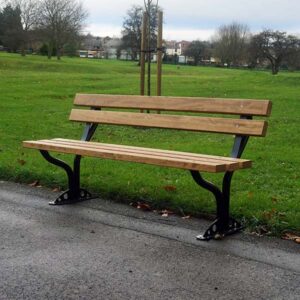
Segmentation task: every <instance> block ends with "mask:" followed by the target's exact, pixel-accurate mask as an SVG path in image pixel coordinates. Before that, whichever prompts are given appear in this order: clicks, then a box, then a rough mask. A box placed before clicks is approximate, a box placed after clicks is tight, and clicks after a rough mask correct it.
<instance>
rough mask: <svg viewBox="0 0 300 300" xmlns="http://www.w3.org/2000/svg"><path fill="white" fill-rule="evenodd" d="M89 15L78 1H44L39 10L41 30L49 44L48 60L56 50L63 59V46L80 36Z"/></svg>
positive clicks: (58, 57)
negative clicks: (54, 49)
mask: <svg viewBox="0 0 300 300" xmlns="http://www.w3.org/2000/svg"><path fill="white" fill-rule="evenodd" d="M86 17H87V13H86V11H85V9H84V8H83V5H82V4H81V2H79V1H77V0H42V2H41V5H40V10H39V22H38V23H39V28H40V31H41V33H42V35H43V38H44V39H45V40H46V42H47V44H48V58H51V56H52V51H53V48H54V47H55V48H56V54H57V59H60V58H61V54H62V49H63V46H64V45H65V44H66V43H67V42H68V41H70V40H72V39H74V38H75V37H76V36H78V35H79V33H80V32H81V30H82V28H83V22H84V20H85V19H86Z"/></svg>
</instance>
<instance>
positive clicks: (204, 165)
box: [23, 139, 251, 172]
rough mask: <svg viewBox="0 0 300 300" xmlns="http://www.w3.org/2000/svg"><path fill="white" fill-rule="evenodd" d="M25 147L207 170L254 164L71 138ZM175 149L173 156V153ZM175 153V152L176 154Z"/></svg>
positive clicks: (216, 170)
mask: <svg viewBox="0 0 300 300" xmlns="http://www.w3.org/2000/svg"><path fill="white" fill-rule="evenodd" d="M23 146H24V147H28V148H35V149H40V150H47V151H55V152H62V153H72V154H78V155H83V156H92V157H100V158H108V159H115V160H124V161H132V162H139V163H147V164H153V165H160V166H168V167H175V168H181V169H188V170H199V171H205V172H225V171H234V170H237V169H240V168H247V167H250V166H251V162H250V161H247V160H238V159H237V160H234V159H231V161H228V160H227V158H225V159H224V160H222V157H218V158H217V159H216V158H213V157H212V158H210V159H208V157H207V155H205V156H204V157H202V156H201V155H200V154H199V155H198V157H195V155H192V156H191V157H188V153H184V155H183V156H181V155H180V152H179V153H177V152H176V151H167V152H166V153H164V151H163V150H159V152H156V151H152V150H156V149H151V148H143V149H147V152H146V151H144V150H141V151H140V152H138V151H137V150H136V148H138V147H132V148H134V149H130V146H125V148H123V149H122V146H120V145H117V147H114V145H111V144H102V143H91V142H82V141H80V142H78V141H74V140H73V141H72V140H59V139H55V140H41V141H25V142H23ZM170 152H172V155H171V154H170ZM175 153H176V155H175Z"/></svg>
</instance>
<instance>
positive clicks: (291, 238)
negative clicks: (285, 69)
mask: <svg viewBox="0 0 300 300" xmlns="http://www.w3.org/2000/svg"><path fill="white" fill-rule="evenodd" d="M281 238H282V239H283V240H288V241H294V242H296V243H297V244H300V236H299V234H295V233H293V232H285V233H284V234H283V235H282V237H281Z"/></svg>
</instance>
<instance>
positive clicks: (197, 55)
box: [184, 40, 209, 66]
mask: <svg viewBox="0 0 300 300" xmlns="http://www.w3.org/2000/svg"><path fill="white" fill-rule="evenodd" d="M208 50H209V43H208V42H204V41H199V40H197V41H192V42H191V43H190V44H189V46H188V47H187V49H186V50H185V51H184V55H186V56H190V57H193V59H194V64H195V66H197V65H198V63H199V61H201V59H203V58H205V56H208V54H209V53H208V52H209V51H208Z"/></svg>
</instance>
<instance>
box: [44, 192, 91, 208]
mask: <svg viewBox="0 0 300 300" xmlns="http://www.w3.org/2000/svg"><path fill="white" fill-rule="evenodd" d="M90 199H92V195H91V193H89V192H88V191H87V190H84V189H79V191H78V193H77V194H76V195H74V193H73V192H72V191H71V190H67V191H65V192H64V193H62V194H61V195H60V196H59V197H58V198H56V200H54V201H50V202H49V204H50V205H65V204H73V203H77V202H82V201H86V200H90Z"/></svg>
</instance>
